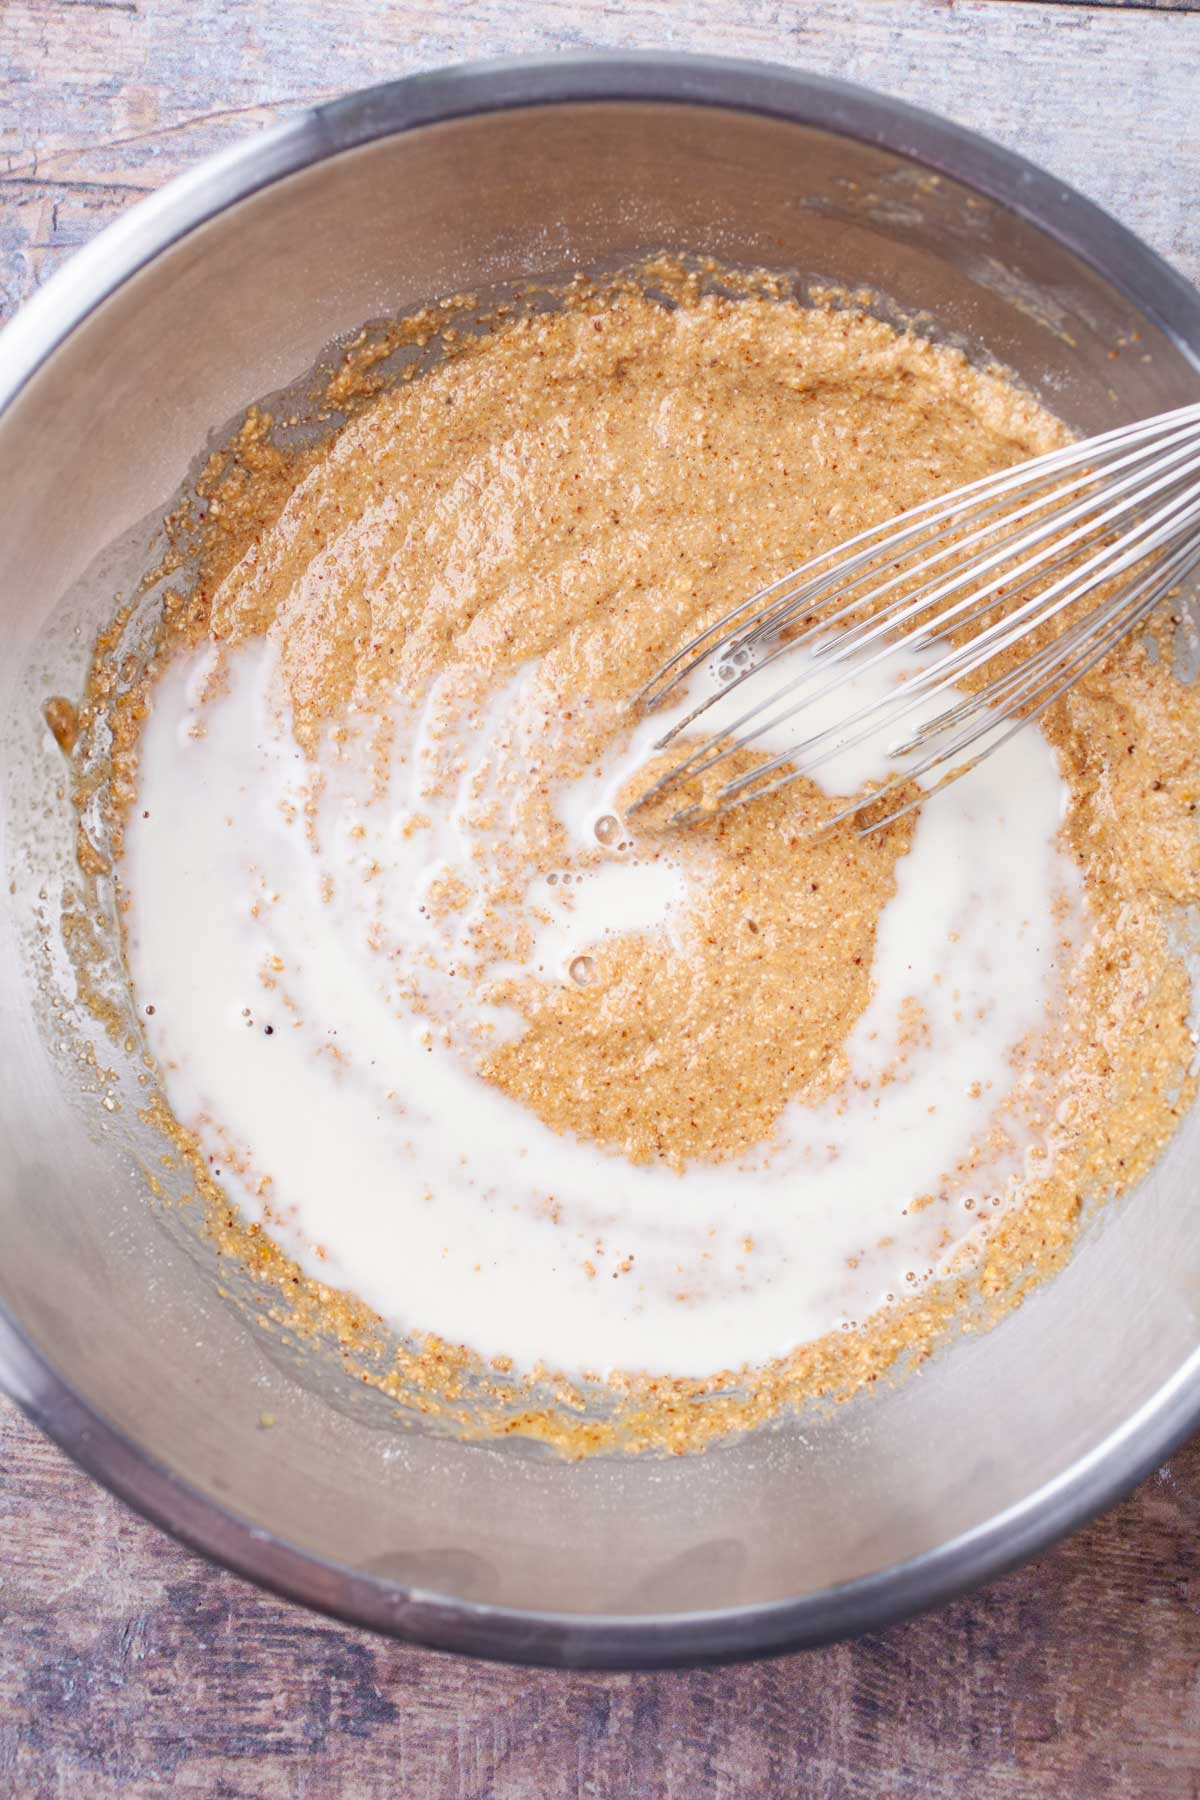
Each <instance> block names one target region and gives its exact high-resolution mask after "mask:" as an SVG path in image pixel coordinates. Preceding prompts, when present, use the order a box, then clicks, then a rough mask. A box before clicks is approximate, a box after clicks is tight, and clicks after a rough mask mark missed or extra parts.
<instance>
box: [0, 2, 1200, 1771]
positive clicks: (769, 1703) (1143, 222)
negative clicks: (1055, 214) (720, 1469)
mask: <svg viewBox="0 0 1200 1800" xmlns="http://www.w3.org/2000/svg"><path fill="white" fill-rule="evenodd" d="M632 45H636V46H639V47H647V46H657V47H661V48H677V49H683V48H686V49H693V50H696V49H701V50H713V51H722V52H726V53H733V54H738V55H745V56H760V57H774V58H778V59H781V60H784V61H788V62H793V63H800V64H805V65H807V66H809V67H811V68H815V69H819V70H823V71H826V72H831V73H836V74H839V75H843V76H847V77H850V78H851V79H855V80H860V81H864V82H867V83H870V84H873V85H875V86H877V87H880V88H884V89H887V90H889V91H891V92H893V93H899V94H902V95H905V96H906V97H909V98H911V99H913V100H915V101H917V102H919V103H921V104H923V105H927V106H932V107H934V108H937V109H939V110H941V111H943V112H945V113H948V114H950V115H951V116H953V117H955V118H958V119H961V120H963V121H964V122H965V123H968V124H971V125H975V126H978V127H979V128H980V129H982V130H985V131H987V132H989V133H991V134H992V135H993V136H995V137H997V138H999V139H1000V140H1001V141H1003V142H1006V143H1008V144H1010V145H1013V146H1014V147H1017V148H1019V149H1021V150H1023V151H1025V152H1026V153H1027V154H1029V155H1032V156H1033V157H1035V158H1036V159H1037V160H1038V161H1040V162H1042V163H1044V164H1045V165H1046V166H1048V167H1049V168H1051V169H1053V170H1055V171H1057V172H1058V173H1060V174H1061V175H1063V176H1064V177H1065V178H1066V179H1067V180H1069V181H1072V182H1074V183H1075V184H1076V185H1077V186H1079V187H1081V188H1083V189H1084V190H1085V191H1087V192H1089V193H1091V194H1093V195H1094V196H1095V197H1096V198H1097V199H1099V200H1100V201H1101V202H1102V203H1104V204H1105V205H1107V206H1109V207H1110V208H1111V209H1112V210H1113V211H1114V212H1115V213H1117V214H1118V216H1120V217H1122V218H1124V219H1125V220H1127V221H1128V222H1129V223H1130V224H1131V225H1133V226H1134V227H1135V228H1136V229H1137V230H1138V231H1140V232H1141V234H1142V235H1143V236H1144V237H1146V238H1148V239H1149V241H1150V242H1151V243H1152V244H1153V245H1155V247H1156V248H1157V249H1159V250H1160V251H1161V252H1162V253H1163V254H1164V255H1165V256H1167V257H1168V258H1170V259H1171V260H1173V261H1174V262H1175V263H1176V265H1177V266H1178V267H1180V268H1181V269H1182V270H1183V271H1184V272H1185V273H1186V274H1187V275H1189V276H1190V277H1191V278H1192V279H1193V280H1200V128H1198V127H1197V122H1196V105H1197V101H1198V100H1200V16H1198V15H1197V13H1196V12H1195V11H1194V10H1191V5H1190V4H1189V0H1183V3H1182V4H1180V3H1177V0H1166V3H1165V4H1163V5H1161V6H1153V7H1139V6H1105V7H1100V6H1090V5H1085V4H1080V3H1078V0H1064V3H1061V4H1040V3H1037V0H959V3H958V4H954V0H809V3H808V4H806V5H804V6H799V5H797V6H795V7H793V6H791V5H789V4H787V3H786V0H625V3H622V0H591V3H589V0H541V3H540V4H538V3H536V0H534V3H531V4H529V5H527V6H525V7H522V8H515V7H512V6H510V5H509V4H508V3H507V0H437V3H434V0H431V3H429V4H425V3H423V0H0V84H2V85H0V317H2V316H4V315H5V314H6V313H7V312H9V311H11V310H12V309H13V308H15V307H16V306H17V305H18V304H19V303H20V301H21V300H22V299H23V298H24V297H25V296H26V295H27V294H28V293H29V292H31V291H32V289H33V288H34V287H36V286H37V284H38V283H39V282H40V281H41V280H43V279H44V278H45V276H46V275H48V274H49V273H50V272H51V271H52V270H53V269H54V268H55V267H56V266H57V265H58V264H59V263H61V262H62V261H63V259H64V258H65V257H66V256H67V255H69V253H70V252H71V250H72V249H73V248H74V247H75V246H76V245H78V244H80V243H82V242H83V241H84V240H85V239H86V238H88V237H90V236H91V235H92V234H93V233H94V232H95V231H96V230H98V229H99V228H100V226H102V225H103V224H105V223H106V222H107V221H108V220H110V219H112V218H114V217H115V216H116V215H117V214H118V213H119V212H120V211H121V210H122V209H123V208H124V207H125V206H126V205H128V204H129V203H130V202H131V201H132V200H134V199H136V197H137V196H138V195H139V194H141V193H145V192H147V191H148V190H150V189H151V188H154V187H157V186H158V185H159V184H160V183H161V182H162V181H164V180H165V179H166V178H167V177H168V176H170V175H173V174H175V173H176V172H177V171H178V170H180V169H182V168H184V167H185V166H187V165H188V164H190V163H192V162H194V161H195V159H196V158H197V157H199V156H201V155H203V154H204V153H205V152H207V151H209V150H213V149H215V148H217V147H219V146H221V145H223V144H225V143H228V142H229V141H231V139H233V138H234V137H236V136H237V135H239V134H240V133H242V132H245V131H249V130H253V129H254V128H255V127H256V126H259V125H261V124H263V123H265V122H266V121H267V120H269V119H272V118H274V117H276V116H277V115H278V114H279V113H280V112H281V111H285V110H287V109H288V108H290V107H294V106H296V105H298V104H300V103H302V102H305V101H309V100H313V99H317V98H323V97H325V96H328V95H331V94H334V93H337V92H340V91H342V90H343V89H346V88H349V87H354V86H357V85H361V84H363V83H365V82H369V81H377V80H380V79H382V78H384V77H385V76H389V75H396V74H400V73H402V72H404V71H406V70H409V69H413V68H416V67H421V66H429V65H432V64H437V63H442V62H449V61H453V60H456V59H461V58H466V57H479V56H485V55H492V54H498V53H502V52H521V51H525V52H530V51H547V50H553V49H583V48H588V47H602V48H618V47H625V46H632ZM0 1447H2V1448H0V1543H2V1547H3V1548H2V1560H0V1800H51V1797H52V1796H53V1797H56V1800H118V1797H119V1800H159V1797H160V1796H165V1795H167V1794H181V1795H193V1796H197V1797H199V1800H224V1797H228V1800H235V1797H237V1800H240V1797H243V1796H244V1797H246V1800H362V1797H365V1796H369V1795H383V1796H388V1797H389V1800H390V1797H392V1796H394V1797H395V1800H485V1797H486V1800H583V1797H584V1796H593V1797H595V1800H853V1797H862V1800H893V1797H899V1796H913V1797H914V1800H918V1797H919V1800H938V1797H944V1800H1001V1797H1003V1800H1042V1797H1045V1800H1131V1797H1133V1796H1137V1797H1138V1800H1151V1797H1153V1800H1184V1797H1185V1796H1187V1797H1190V1800H1198V1797H1200V1547H1198V1539H1200V1441H1197V1442H1195V1443H1193V1444H1192V1445H1191V1446H1190V1447H1189V1448H1188V1449H1187V1450H1184V1451H1182V1452H1181V1453H1180V1454H1179V1455H1177V1456H1176V1457H1175V1458H1174V1460H1173V1461H1172V1463H1171V1464H1170V1466H1169V1467H1168V1468H1166V1469H1163V1470H1161V1471H1160V1472H1159V1474H1158V1475H1157V1476H1156V1477H1155V1478H1154V1479H1152V1480H1151V1481H1149V1482H1147V1483H1146V1484H1145V1486H1144V1487H1143V1488H1142V1489H1141V1490H1140V1492H1139V1493H1137V1494H1136V1495H1135V1496H1134V1497H1133V1498H1132V1499H1131V1500H1129V1501H1128V1502H1127V1503H1126V1504H1125V1505H1124V1506H1122V1507H1120V1508H1118V1509H1117V1510H1116V1511H1115V1512H1113V1513H1112V1514H1110V1515H1109V1517H1107V1518H1106V1519H1104V1520H1102V1521H1100V1522H1099V1523H1098V1524H1096V1525H1093V1526H1092V1527H1091V1528H1090V1529H1089V1530H1086V1531H1084V1532H1081V1533H1080V1534H1079V1535H1078V1536H1077V1537H1076V1538H1074V1539H1073V1540H1072V1541H1071V1542H1069V1543H1067V1544H1064V1545H1062V1546H1061V1547H1060V1548H1059V1549H1057V1550H1056V1551H1054V1552H1053V1553H1052V1554H1050V1555H1048V1556H1046V1557H1043V1558H1042V1559H1041V1561H1040V1562H1038V1563H1036V1564H1034V1565H1033V1566H1031V1567H1029V1568H1027V1569H1025V1570H1023V1571H1021V1572H1019V1573H1017V1574H1015V1575H1010V1576H1009V1577H1007V1579H1005V1580H1003V1581H1001V1582H998V1583H997V1584H995V1585H994V1586H993V1587H991V1588H990V1589H988V1590H987V1591H986V1592H984V1593H982V1594H979V1595H977V1596H975V1597H974V1598H972V1599H969V1600H964V1601H960V1602H959V1603H957V1604H956V1605H953V1606H950V1607H948V1608H946V1609H945V1610H943V1611H942V1612H940V1613H937V1614H935V1615H933V1616H931V1617H927V1618H924V1619H921V1620H917V1621H915V1622H913V1623H911V1624H908V1625H904V1626H900V1627H897V1628H895V1629H893V1630H892V1631H889V1632H887V1633H886V1634H884V1635H882V1636H880V1637H875V1638H868V1639H864V1640H862V1641H860V1642H858V1643H856V1644H852V1645H842V1646H840V1647H838V1648H835V1649H832V1650H827V1651H823V1652H820V1653H813V1654H809V1655H807V1656H803V1657H792V1658H789V1659H786V1660H784V1661H780V1662H775V1663H768V1664H760V1665H757V1666H753V1667H748V1668H742V1669H727V1670H721V1671H714V1672H707V1671H698V1672H694V1673H690V1674H669V1675H632V1676H608V1675H569V1676H568V1675H556V1674H548V1673H537V1672H527V1671H521V1670H513V1669H503V1668H494V1667H487V1666H484V1665H478V1664H470V1663H463V1662H457V1661H452V1660H449V1659H446V1658H441V1657H436V1656H433V1655H429V1654H427V1653H425V1652H422V1651H417V1650H411V1649H407V1648H404V1647H402V1646H399V1645H396V1644H392V1643H388V1642H385V1641H383V1640H381V1639H373V1638H370V1637H367V1636H365V1635H364V1634H362V1633H360V1632H355V1631H350V1630H347V1629H345V1628H343V1627H341V1626H338V1625H334V1624H330V1623H328V1622H326V1621H324V1620H321V1619H318V1618H315V1617H313V1616H311V1615H309V1614H306V1613H303V1612H300V1611H298V1610H296V1609H294V1608H289V1607H287V1606H284V1605H282V1604H281V1603H280V1602H278V1601H276V1600H274V1599H271V1598H268V1597H267V1596H265V1595H262V1594H259V1593H257V1592H256V1591H255V1590H253V1589H252V1588H250V1587H247V1586H246V1585H244V1584H243V1583H241V1582H239V1581H236V1580H234V1579H233V1578H232V1577H231V1576H227V1575H224V1574H221V1573H219V1572H218V1571H216V1570H214V1569H211V1568H209V1567H208V1566H207V1565H206V1564H204V1563H202V1562H201V1561H200V1560H199V1559H198V1558H196V1557H194V1556H192V1555H190V1554H189V1553H187V1552H186V1551H184V1550H181V1549H180V1548H178V1547H177V1546H176V1545H174V1544H172V1543H170V1542H169V1541H168V1540H167V1539H165V1538H163V1537H162V1536H160V1535H159V1534H158V1533H157V1532H156V1531H155V1530H154V1529H152V1528H151V1527H150V1526H149V1525H145V1524H143V1523H142V1522H141V1521H140V1520H138V1519H137V1518H135V1517H133V1516H132V1515H131V1514H130V1513H128V1512H126V1511H125V1510H124V1509H123V1508H122V1507H121V1506H119V1505H118V1504H117V1502H116V1501H114V1500H112V1499H110V1498H109V1497H108V1496H107V1495H106V1494H104V1493H102V1492H101V1491H100V1490H99V1489H98V1488H96V1487H94V1486H93V1485H92V1484H91V1483H90V1482H88V1481H87V1480H85V1479H84V1477H83V1476H81V1475H80V1474H78V1473H77V1472H76V1471H75V1470H74V1469H73V1468H72V1467H71V1465H70V1464H69V1463H68V1462H67V1461H66V1459H65V1458H64V1457H63V1456H61V1455H60V1454H59V1453H58V1451H56V1450H55V1449H53V1448H52V1447H51V1446H50V1445H49V1444H48V1443H46V1442H45V1440H43V1439H42V1438H41V1437H40V1436H39V1435H38V1433H37V1432H36V1431H34V1430H33V1428H32V1427H31V1426H30V1425H28V1424H27V1423H26V1422H25V1421H24V1420H23V1419H22V1418H21V1417H20V1415H19V1414H18V1413H17V1412H16V1411H15V1410H14V1409H13V1408H11V1407H9V1406H7V1405H6V1404H5V1403H3V1402H0Z"/></svg>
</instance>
